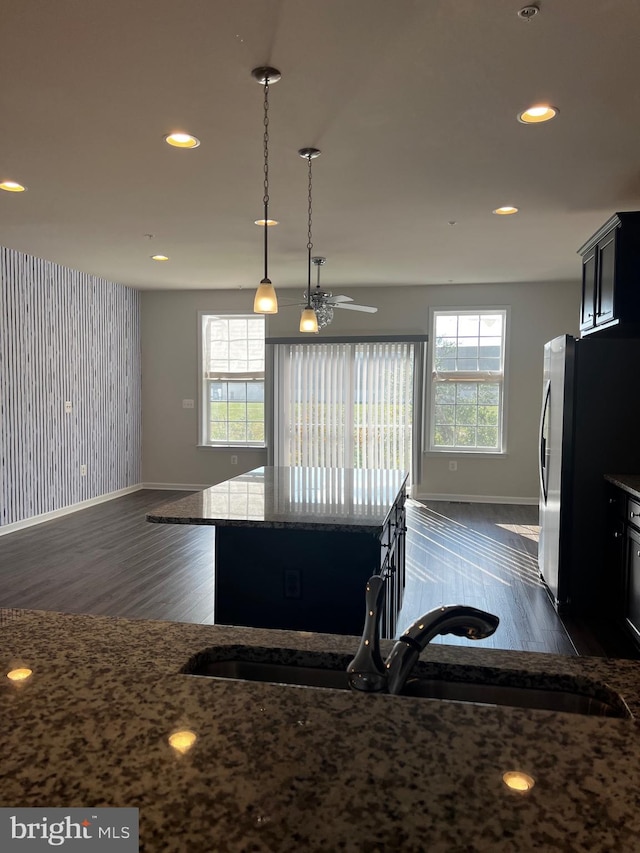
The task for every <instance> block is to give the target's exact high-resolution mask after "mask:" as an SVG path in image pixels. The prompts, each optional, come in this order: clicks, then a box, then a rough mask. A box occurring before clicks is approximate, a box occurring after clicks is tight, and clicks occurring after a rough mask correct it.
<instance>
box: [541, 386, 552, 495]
mask: <svg viewBox="0 0 640 853" xmlns="http://www.w3.org/2000/svg"><path fill="white" fill-rule="evenodd" d="M550 398H551V381H550V380H549V379H547V381H546V383H545V386H544V394H543V398H542V413H541V414H540V432H539V456H538V474H539V476H540V494H541V495H542V499H543V501H544V503H545V504H546V502H547V466H546V461H547V439H546V438H545V425H546V422H547V415H548V412H549V400H550Z"/></svg>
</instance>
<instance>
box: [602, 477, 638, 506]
mask: <svg viewBox="0 0 640 853" xmlns="http://www.w3.org/2000/svg"><path fill="white" fill-rule="evenodd" d="M604 478H605V480H608V481H609V482H610V483H613V485H614V486H617V487H618V488H619V489H622V490H623V491H625V492H627V493H628V494H630V495H631V497H634V498H636V499H637V500H640V474H605V475H604Z"/></svg>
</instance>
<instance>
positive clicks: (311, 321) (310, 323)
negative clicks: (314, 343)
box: [300, 308, 318, 332]
mask: <svg viewBox="0 0 640 853" xmlns="http://www.w3.org/2000/svg"><path fill="white" fill-rule="evenodd" d="M300 331H301V332H317V331H318V318H317V317H316V312H315V311H314V310H313V308H305V309H304V311H303V312H302V314H301V315H300Z"/></svg>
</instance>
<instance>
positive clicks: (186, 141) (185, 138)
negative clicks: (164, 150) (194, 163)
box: [164, 133, 200, 148]
mask: <svg viewBox="0 0 640 853" xmlns="http://www.w3.org/2000/svg"><path fill="white" fill-rule="evenodd" d="M164 141H165V142H166V143H167V145H172V146H173V147H174V148H197V147H198V145H200V140H199V139H197V138H196V137H195V136H191V134H190V133H168V134H167V135H166V136H165V137H164Z"/></svg>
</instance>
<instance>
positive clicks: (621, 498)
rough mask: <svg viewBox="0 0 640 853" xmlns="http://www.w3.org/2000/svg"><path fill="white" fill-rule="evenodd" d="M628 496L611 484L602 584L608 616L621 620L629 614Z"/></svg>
mask: <svg viewBox="0 0 640 853" xmlns="http://www.w3.org/2000/svg"><path fill="white" fill-rule="evenodd" d="M626 508H627V496H626V494H625V493H624V492H623V491H622V490H621V489H618V488H616V487H615V486H612V485H608V486H607V521H606V525H607V528H606V535H605V542H606V552H605V557H606V576H605V578H604V583H603V586H602V600H603V601H604V602H605V606H606V608H607V613H608V616H609V617H610V618H611V619H613V620H614V621H615V622H618V623H621V622H622V620H623V619H624V615H625V597H626V589H627V571H626V554H625V550H626V541H625V514H626Z"/></svg>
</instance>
